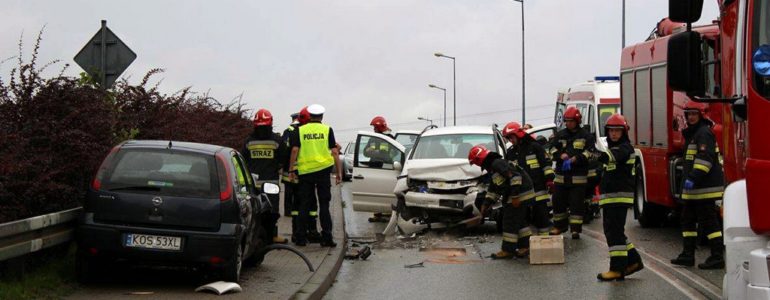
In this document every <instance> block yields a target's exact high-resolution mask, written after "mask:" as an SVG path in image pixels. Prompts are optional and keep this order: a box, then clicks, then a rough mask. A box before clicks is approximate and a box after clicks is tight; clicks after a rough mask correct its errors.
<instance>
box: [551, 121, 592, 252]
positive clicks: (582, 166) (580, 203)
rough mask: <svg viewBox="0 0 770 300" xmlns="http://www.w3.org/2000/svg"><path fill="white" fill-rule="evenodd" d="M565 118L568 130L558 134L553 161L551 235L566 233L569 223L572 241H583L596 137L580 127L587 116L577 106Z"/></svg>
mask: <svg viewBox="0 0 770 300" xmlns="http://www.w3.org/2000/svg"><path fill="white" fill-rule="evenodd" d="M563 118H564V123H565V125H566V128H564V129H562V130H560V131H559V132H557V133H556V136H555V137H554V141H553V145H552V146H553V160H554V162H556V178H555V179H554V183H555V184H556V188H555V192H554V195H553V222H554V228H553V229H551V235H558V234H561V233H562V232H564V231H566V230H567V223H568V222H569V229H570V232H571V233H572V238H573V239H579V238H580V232H581V231H582V227H583V216H584V215H585V209H586V206H585V203H584V199H585V189H586V185H587V183H588V177H587V175H588V163H589V162H590V160H591V159H593V158H594V143H595V141H594V136H593V135H592V134H591V133H589V132H588V131H587V130H585V128H582V127H581V126H580V124H581V121H582V118H583V116H582V115H581V113H580V110H578V109H577V108H576V107H574V106H571V107H568V108H567V110H566V111H565V112H564V117H563ZM568 207H569V215H568V213H567V208H568ZM568 217H569V218H568Z"/></svg>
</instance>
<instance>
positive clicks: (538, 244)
mask: <svg viewBox="0 0 770 300" xmlns="http://www.w3.org/2000/svg"><path fill="white" fill-rule="evenodd" d="M529 263H530V264H532V265H542V264H563V263H564V236H561V235H552V236H537V235H533V236H531V237H529Z"/></svg>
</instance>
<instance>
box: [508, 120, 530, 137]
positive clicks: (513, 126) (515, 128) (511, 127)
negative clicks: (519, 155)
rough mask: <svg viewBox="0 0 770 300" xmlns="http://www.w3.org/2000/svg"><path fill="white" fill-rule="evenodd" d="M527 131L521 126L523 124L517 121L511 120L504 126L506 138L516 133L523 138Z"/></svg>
mask: <svg viewBox="0 0 770 300" xmlns="http://www.w3.org/2000/svg"><path fill="white" fill-rule="evenodd" d="M526 134H527V132H526V131H525V130H524V128H522V127H521V124H519V123H517V122H510V123H508V124H505V127H503V136H504V137H506V138H509V137H511V136H512V135H515V136H516V137H517V138H523V137H524V136H525V135H526Z"/></svg>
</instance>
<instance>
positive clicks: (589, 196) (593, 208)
mask: <svg viewBox="0 0 770 300" xmlns="http://www.w3.org/2000/svg"><path fill="white" fill-rule="evenodd" d="M601 168H602V165H601V163H600V162H599V161H598V160H596V159H590V160H589V162H588V184H586V189H585V196H584V200H583V201H584V203H585V204H584V205H585V206H586V215H585V220H584V221H585V224H590V223H591V221H592V220H593V219H595V218H598V215H599V205H598V203H594V202H593V199H594V195H596V189H597V188H598V187H599V182H601V180H602V172H601Z"/></svg>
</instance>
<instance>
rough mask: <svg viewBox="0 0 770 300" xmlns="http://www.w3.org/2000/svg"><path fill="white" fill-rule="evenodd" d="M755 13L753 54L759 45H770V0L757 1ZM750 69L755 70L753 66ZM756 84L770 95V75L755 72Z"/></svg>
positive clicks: (764, 92) (762, 91)
mask: <svg viewBox="0 0 770 300" xmlns="http://www.w3.org/2000/svg"><path fill="white" fill-rule="evenodd" d="M753 14H754V24H753V30H752V31H753V32H754V34H753V36H752V40H753V41H752V43H751V45H752V47H751V49H752V51H751V53H752V54H753V53H755V52H756V51H757V49H759V46H762V45H770V0H760V1H755V2H754V12H753ZM750 69H751V70H752V72H753V71H754V68H753V67H752V68H750ZM754 86H755V88H756V89H757V92H759V93H760V94H761V95H762V96H764V97H766V98H768V97H770V76H765V77H763V76H757V74H754Z"/></svg>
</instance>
